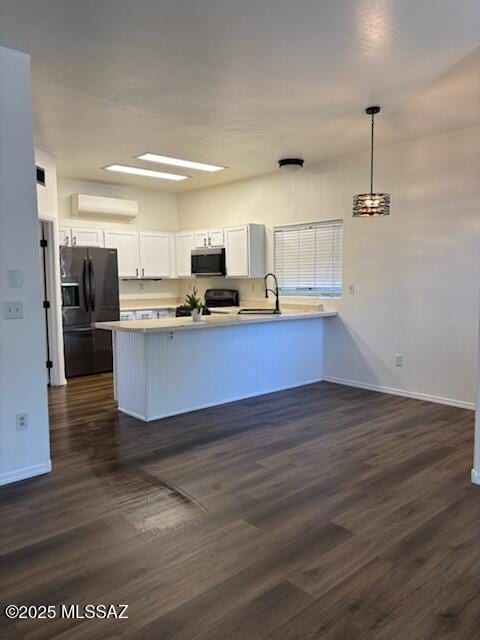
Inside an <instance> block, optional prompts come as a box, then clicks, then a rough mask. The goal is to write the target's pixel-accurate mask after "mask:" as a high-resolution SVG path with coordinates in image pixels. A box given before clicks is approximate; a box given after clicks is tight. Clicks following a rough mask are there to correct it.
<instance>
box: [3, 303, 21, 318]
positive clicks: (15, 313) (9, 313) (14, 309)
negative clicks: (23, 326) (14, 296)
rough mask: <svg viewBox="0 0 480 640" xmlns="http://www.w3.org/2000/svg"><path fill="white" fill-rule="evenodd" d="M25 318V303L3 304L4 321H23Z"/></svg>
mask: <svg viewBox="0 0 480 640" xmlns="http://www.w3.org/2000/svg"><path fill="white" fill-rule="evenodd" d="M22 318H23V302H20V301H16V302H4V303H3V319H4V320H21V319H22Z"/></svg>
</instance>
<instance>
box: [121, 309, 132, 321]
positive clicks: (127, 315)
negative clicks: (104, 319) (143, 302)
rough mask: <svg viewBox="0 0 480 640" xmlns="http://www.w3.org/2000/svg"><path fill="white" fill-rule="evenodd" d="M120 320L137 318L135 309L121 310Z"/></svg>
mask: <svg viewBox="0 0 480 640" xmlns="http://www.w3.org/2000/svg"><path fill="white" fill-rule="evenodd" d="M120 320H135V311H120Z"/></svg>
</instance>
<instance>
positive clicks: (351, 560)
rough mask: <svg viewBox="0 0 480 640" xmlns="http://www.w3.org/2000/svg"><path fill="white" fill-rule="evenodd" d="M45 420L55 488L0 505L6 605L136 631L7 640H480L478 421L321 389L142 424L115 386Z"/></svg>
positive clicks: (47, 630) (64, 629)
mask: <svg viewBox="0 0 480 640" xmlns="http://www.w3.org/2000/svg"><path fill="white" fill-rule="evenodd" d="M50 400H51V404H50V408H51V421H52V437H51V439H52V460H53V465H54V470H53V472H52V473H51V474H49V475H46V476H43V477H39V478H35V479H32V480H28V481H24V482H21V483H17V484H15V485H10V486H7V487H3V488H0V522H1V524H0V536H1V541H0V554H1V555H0V593H1V601H2V604H3V605H5V604H7V603H13V604H17V605H20V604H36V605H38V604H45V605H60V604H68V603H78V604H81V605H84V604H87V603H90V604H104V603H115V604H119V603H121V604H128V605H129V610H128V615H129V618H128V620H60V619H53V620H37V621H24V620H21V621H16V622H8V621H7V620H6V618H5V617H4V616H3V611H2V614H0V629H1V631H0V634H3V635H1V637H2V638H8V640H20V639H25V640H50V639H52V638H55V639H57V638H58V639H59V640H106V639H120V638H122V639H123V638H128V639H129V640H140V639H142V640H143V639H145V640H147V639H151V640H174V639H175V640H226V639H235V640H260V639H266V640H314V639H317V640H319V639H321V640H332V639H335V640H376V639H382V640H383V639H385V640H387V639H388V640H429V639H432V640H433V639H435V640H441V639H447V638H448V639H451V640H463V639H465V640H474V639H476V638H480V607H479V597H480V488H479V487H475V486H473V485H471V484H470V480H469V475H470V468H471V457H472V448H473V420H474V416H473V413H472V412H470V411H466V410H461V409H454V408H450V407H445V406H441V405H435V404H429V403H426V402H420V401H416V400H410V399H406V398H399V397H394V396H388V395H382V394H378V393H373V392H368V391H363V390H358V389H352V388H348V387H342V386H339V385H334V384H328V383H320V384H314V385H310V386H307V387H302V388H299V389H294V390H291V391H285V392H281V393H276V394H272V395H268V396H263V397H259V398H255V399H251V400H244V401H242V402H237V403H232V404H229V405H224V406H221V407H217V408H212V409H207V410H203V411H198V412H195V413H190V414H185V415H181V416H177V417H173V418H168V419H166V420H162V421H159V422H156V423H155V422H153V423H150V424H145V423H141V422H139V421H137V420H135V419H133V418H129V417H127V416H125V415H122V414H120V413H118V412H117V411H116V409H115V404H114V401H113V398H112V382H111V377H110V376H109V375H103V376H98V377H91V378H83V379H77V380H74V381H72V382H71V383H70V384H69V385H68V387H66V388H64V389H53V390H52V391H51V392H50ZM2 608H3V607H2Z"/></svg>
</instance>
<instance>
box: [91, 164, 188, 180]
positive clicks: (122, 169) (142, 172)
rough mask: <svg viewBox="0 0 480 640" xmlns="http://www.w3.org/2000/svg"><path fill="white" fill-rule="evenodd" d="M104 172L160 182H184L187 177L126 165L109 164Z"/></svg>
mask: <svg viewBox="0 0 480 640" xmlns="http://www.w3.org/2000/svg"><path fill="white" fill-rule="evenodd" d="M103 168H104V169H105V170H106V171H118V173H129V174H132V175H135V176H145V177H146V178H160V179H162V180H186V179H187V178H188V176H182V175H180V174H178V173H165V172H163V171H152V170H151V169H142V168H141V167H131V166H129V165H128V164H110V165H108V167H103Z"/></svg>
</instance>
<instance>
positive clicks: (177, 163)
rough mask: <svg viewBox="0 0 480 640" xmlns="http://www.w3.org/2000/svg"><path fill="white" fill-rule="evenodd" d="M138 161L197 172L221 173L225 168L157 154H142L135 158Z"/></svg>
mask: <svg viewBox="0 0 480 640" xmlns="http://www.w3.org/2000/svg"><path fill="white" fill-rule="evenodd" d="M137 158H138V160H146V161H147V162H158V163H159V164H170V165H173V166H174V167H185V168H186V169H198V171H210V172H213V171H223V170H224V169H225V167H222V166H220V165H218V164H207V163H206V162H193V160H181V159H180V158H171V157H170V156H160V155H158V153H142V155H141V156H137Z"/></svg>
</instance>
